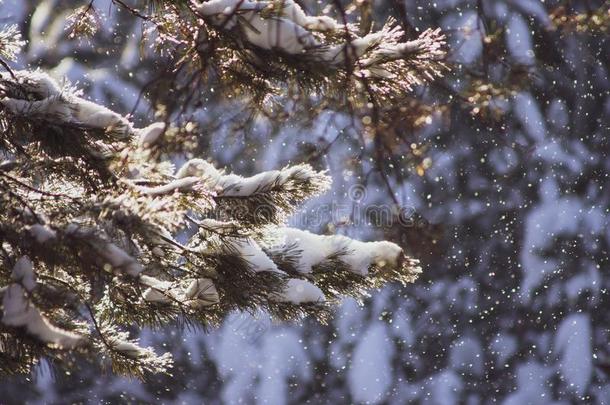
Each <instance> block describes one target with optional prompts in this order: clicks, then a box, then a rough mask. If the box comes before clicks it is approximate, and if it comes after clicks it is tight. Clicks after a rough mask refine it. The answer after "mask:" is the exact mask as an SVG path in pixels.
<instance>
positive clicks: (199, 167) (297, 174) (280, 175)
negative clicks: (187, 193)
mask: <svg viewBox="0 0 610 405" xmlns="http://www.w3.org/2000/svg"><path fill="white" fill-rule="evenodd" d="M176 177H177V178H179V179H184V178H191V177H198V178H202V179H203V181H205V182H206V183H207V184H208V186H209V187H210V188H212V189H214V190H216V191H217V192H218V195H219V196H227V197H247V196H251V195H253V194H255V193H259V192H264V191H267V190H269V189H271V188H276V187H278V188H280V187H284V186H286V185H288V184H289V183H308V184H311V186H312V187H314V188H315V192H316V193H321V192H324V191H326V190H327V189H328V188H329V187H330V179H329V177H328V176H326V175H325V173H320V172H316V171H314V170H313V169H312V167H311V166H309V165H307V164H300V165H295V166H289V167H285V168H283V169H281V170H271V171H267V172H262V173H259V174H257V175H254V176H252V177H242V176H239V175H237V174H224V172H223V171H222V170H218V169H217V168H215V167H214V166H213V165H212V164H211V163H209V162H207V161H205V160H203V159H191V160H189V161H188V162H186V163H185V164H184V165H183V166H182V167H181V168H180V169H179V170H178V171H177V172H176Z"/></svg>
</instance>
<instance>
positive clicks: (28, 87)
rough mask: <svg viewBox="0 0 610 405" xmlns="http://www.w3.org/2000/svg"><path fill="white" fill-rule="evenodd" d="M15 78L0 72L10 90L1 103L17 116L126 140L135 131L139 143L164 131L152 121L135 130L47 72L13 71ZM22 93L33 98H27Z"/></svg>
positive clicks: (149, 141) (148, 142)
mask: <svg viewBox="0 0 610 405" xmlns="http://www.w3.org/2000/svg"><path fill="white" fill-rule="evenodd" d="M13 73H14V75H15V77H16V80H15V79H14V78H13V77H12V76H11V75H10V74H9V73H0V89H1V88H6V89H11V90H12V91H11V92H10V93H11V95H12V97H8V96H6V97H2V98H0V104H2V105H3V106H4V107H5V108H6V109H8V110H9V111H11V112H12V113H13V114H16V115H23V116H32V115H34V116H41V117H47V118H48V117H52V118H53V119H57V120H60V121H62V122H65V123H71V124H77V125H84V126H88V127H91V128H98V129H105V130H111V131H112V132H113V133H114V134H115V135H116V136H117V137H119V138H121V139H127V138H130V137H132V136H134V135H135V134H138V135H139V137H140V139H139V141H140V143H141V144H142V145H151V144H153V143H154V142H155V141H157V139H158V138H159V136H160V135H161V134H162V133H163V128H164V124H162V123H155V124H152V125H150V126H148V127H146V128H144V129H140V130H136V129H135V128H134V127H133V125H132V123H131V122H130V121H129V120H128V119H127V118H126V117H124V116H122V115H120V114H118V113H116V112H114V111H112V110H110V109H108V108H106V107H104V106H102V105H99V104H97V103H94V102H92V101H89V100H86V99H84V98H82V97H79V96H78V95H77V94H75V93H73V92H72V91H70V90H69V89H67V88H62V86H60V85H59V84H58V83H57V81H55V80H54V79H53V78H52V77H51V76H49V75H48V74H46V73H44V72H41V71H27V70H21V71H15V72H13ZM13 93H14V94H20V93H25V95H30V96H33V97H35V99H34V100H30V99H28V98H27V97H26V96H25V95H24V96H23V97H21V96H19V97H18V96H15V95H14V94H13Z"/></svg>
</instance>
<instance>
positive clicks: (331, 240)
mask: <svg viewBox="0 0 610 405" xmlns="http://www.w3.org/2000/svg"><path fill="white" fill-rule="evenodd" d="M277 233H278V236H279V237H280V238H282V239H283V242H284V244H285V245H286V246H295V247H296V249H298V250H299V251H301V254H300V255H299V262H298V269H299V271H300V272H302V273H311V272H312V269H313V267H314V266H316V265H317V264H320V263H322V262H323V261H324V260H326V259H327V258H328V257H330V256H332V255H335V254H338V253H340V259H341V260H342V261H343V262H344V263H345V264H347V265H348V267H349V271H351V272H352V273H355V274H358V275H361V276H366V275H368V272H369V268H370V267H371V266H372V265H377V266H379V267H384V266H397V265H398V264H399V260H400V257H401V256H402V254H403V251H402V249H401V248H400V246H398V245H396V244H395V243H392V242H386V241H383V242H361V241H358V240H354V239H350V238H348V237H346V236H343V235H333V236H323V235H316V234H313V233H311V232H308V231H303V230H300V229H295V228H280V229H278V231H277Z"/></svg>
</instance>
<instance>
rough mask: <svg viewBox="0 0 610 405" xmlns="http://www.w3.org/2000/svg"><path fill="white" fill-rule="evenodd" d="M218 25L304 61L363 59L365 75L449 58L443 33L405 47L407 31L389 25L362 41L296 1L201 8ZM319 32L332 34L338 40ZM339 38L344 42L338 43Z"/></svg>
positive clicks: (432, 72) (222, 1)
mask: <svg viewBox="0 0 610 405" xmlns="http://www.w3.org/2000/svg"><path fill="white" fill-rule="evenodd" d="M197 10H198V11H199V13H200V14H201V15H203V16H205V17H207V18H208V19H209V20H210V21H211V23H212V24H213V25H216V26H218V27H222V28H224V29H235V28H239V30H240V32H242V33H243V36H244V39H245V40H247V42H249V43H250V44H251V45H254V46H256V47H259V48H262V49H265V50H271V51H279V52H282V53H285V54H289V55H295V56H302V57H305V58H307V59H309V60H312V61H318V62H324V63H325V64H326V66H328V67H331V68H334V69H340V68H342V67H344V65H345V64H346V62H347V63H349V64H350V65H352V64H354V62H355V61H357V60H359V64H358V66H357V67H358V68H362V75H364V76H377V77H384V78H389V77H391V76H393V73H392V72H391V71H390V70H387V69H385V68H384V67H383V64H385V63H388V62H391V61H395V60H399V59H405V58H413V57H414V59H415V61H416V63H417V62H418V61H419V62H423V61H424V60H427V61H440V60H442V59H443V58H444V57H445V51H444V50H443V46H444V45H445V37H444V35H442V34H441V33H440V30H426V31H425V32H424V33H422V34H421V35H420V37H419V38H418V39H416V40H413V41H407V42H403V37H404V32H403V31H402V29H401V28H400V27H399V26H398V25H396V24H395V22H394V21H393V20H389V21H388V23H387V24H386V25H384V26H383V27H382V28H381V29H380V30H379V31H376V32H371V33H369V34H366V35H364V36H359V35H358V33H357V29H355V28H354V27H351V26H345V25H343V24H340V23H338V22H337V21H336V20H334V19H332V18H331V17H328V16H308V15H307V14H306V13H305V12H304V11H303V9H302V8H301V7H300V6H299V5H298V4H297V3H295V2H294V1H293V0H278V1H252V0H247V1H243V0H211V1H206V2H203V3H200V4H199V5H198V6H197ZM320 33H327V34H333V35H334V36H335V39H334V40H329V39H328V36H324V35H322V34H320ZM336 38H341V40H340V41H339V42H337V39H336ZM424 72H425V74H426V75H427V76H429V78H433V76H440V75H441V71H440V69H438V68H431V69H429V68H426V69H424Z"/></svg>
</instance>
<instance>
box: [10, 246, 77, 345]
mask: <svg viewBox="0 0 610 405" xmlns="http://www.w3.org/2000/svg"><path fill="white" fill-rule="evenodd" d="M12 281H13V283H12V284H10V285H9V286H8V287H7V288H6V290H5V291H4V296H3V299H2V307H3V314H2V323H3V324H4V325H6V326H10V327H15V328H23V329H24V330H25V331H26V332H27V333H28V334H29V335H30V336H32V337H34V338H36V339H38V340H40V341H41V342H43V343H45V344H47V345H49V346H51V347H56V348H59V349H70V348H74V347H76V346H78V345H80V344H82V343H83V342H84V337H83V336H80V335H77V334H75V333H72V332H69V331H66V330H63V329H60V328H58V327H56V326H54V325H52V324H51V323H50V322H49V320H48V319H47V318H46V317H45V316H44V315H43V314H42V313H41V312H40V310H39V309H38V308H36V306H35V305H34V304H33V303H32V301H31V300H30V294H31V293H32V292H33V291H34V289H35V288H36V275H35V273H34V267H33V264H32V262H31V260H30V259H29V258H28V257H27V256H23V257H21V258H20V259H19V260H18V261H17V263H16V264H15V266H14V267H13V272H12Z"/></svg>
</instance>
